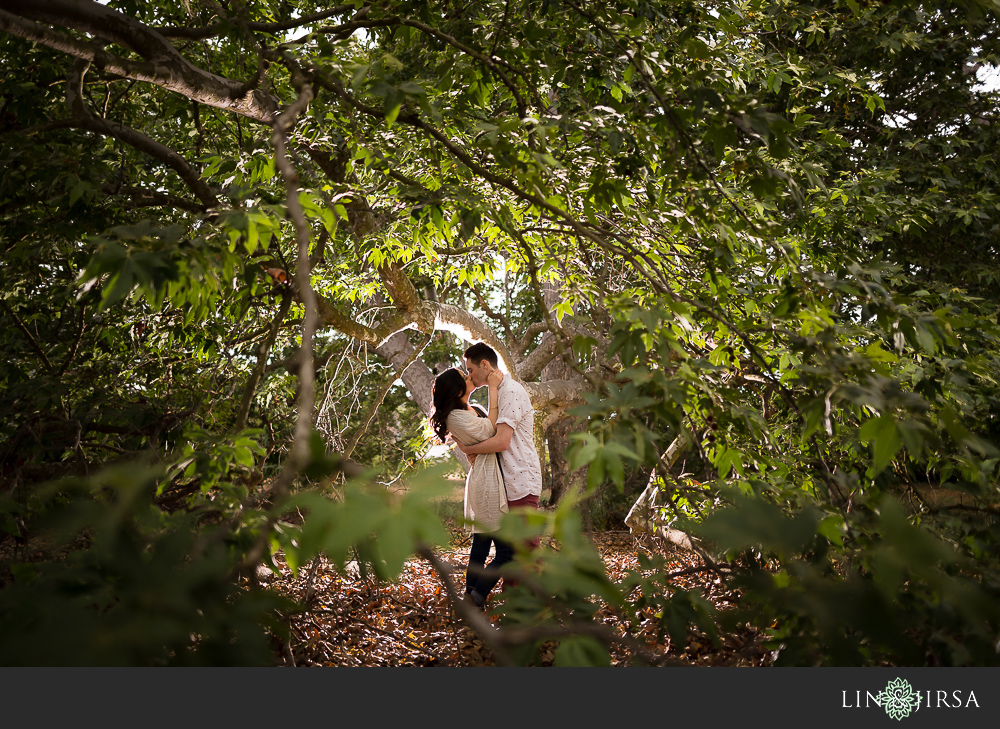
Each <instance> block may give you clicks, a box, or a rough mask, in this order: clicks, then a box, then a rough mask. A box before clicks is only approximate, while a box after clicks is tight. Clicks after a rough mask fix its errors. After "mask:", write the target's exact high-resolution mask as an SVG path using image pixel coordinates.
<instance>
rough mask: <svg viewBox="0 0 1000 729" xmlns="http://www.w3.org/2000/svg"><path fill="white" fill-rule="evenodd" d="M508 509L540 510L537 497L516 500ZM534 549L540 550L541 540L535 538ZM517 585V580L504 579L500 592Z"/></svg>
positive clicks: (532, 542) (508, 503) (532, 543)
mask: <svg viewBox="0 0 1000 729" xmlns="http://www.w3.org/2000/svg"><path fill="white" fill-rule="evenodd" d="M507 508H508V509H510V510H513V509H537V508H538V497H537V496H535V495H528V496H524V497H522V498H520V499H514V500H513V501H508V502H507ZM530 544H531V548H532V549H538V545H539V544H541V539H540V538H539V537H535V538H534V539H532V540H531V542H530ZM516 584H517V580H515V579H513V578H511V577H506V578H504V581H503V584H502V585H501V586H500V592H503V591H504V590H506V589H507V588H508V587H513V586H514V585H516Z"/></svg>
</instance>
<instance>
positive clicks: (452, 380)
mask: <svg viewBox="0 0 1000 729" xmlns="http://www.w3.org/2000/svg"><path fill="white" fill-rule="evenodd" d="M465 367H466V372H462V371H461V370H458V369H455V368H452V369H449V370H446V371H445V372H443V373H441V374H440V375H438V377H437V379H436V380H435V381H434V412H433V414H432V415H431V424H432V426H433V428H434V432H435V433H436V434H437V436H438V437H439V438H440V439H441V441H442V442H444V441H445V439H446V438H447V436H448V435H451V437H452V439H453V440H454V441H455V442H456V443H457V444H458V448H459V449H460V450H461V451H462V452H463V453H465V454H466V455H467V456H468V457H469V460H470V461H472V469H471V470H470V471H469V475H468V477H467V478H466V481H465V518H466V519H470V520H471V519H474V520H475V522H476V526H475V528H474V531H473V534H472V548H471V549H470V550H469V564H468V567H467V569H466V573H465V599H466V600H471V601H472V602H473V603H475V604H476V605H477V606H478V607H480V608H485V606H486V601H487V599H488V598H489V596H490V592H491V591H492V590H493V588H494V587H496V584H497V582H499V581H500V573H499V570H500V568H501V567H502V566H503V565H505V564H507V563H508V562H510V561H511V560H512V559H514V547H513V546H512V545H511V544H508V543H507V542H505V541H503V540H502V539H497V537H496V536H495V534H494V533H495V532H496V530H497V529H498V528H499V526H500V519H501V518H502V517H503V515H504V514H505V513H506V512H507V511H509V510H510V509H516V508H538V497H539V495H540V494H541V493H542V467H541V462H540V461H539V459H538V452H537V451H536V450H535V441H534V435H535V411H534V410H533V409H532V407H531V400H530V399H529V398H528V393H527V392H526V391H525V389H524V387H523V386H522V385H521V384H520V383H519V382H517V381H515V380H514V378H513V377H511V376H510V375H504V373H503V372H501V371H500V370H499V369H498V368H497V353H496V352H495V351H494V350H493V348H492V347H490V346H489V345H487V344H484V343H483V342H480V343H478V344H474V345H472V346H471V347H469V348H468V349H467V350H465ZM483 385H486V386H487V387H488V388H489V411H488V412H483V411H482V409H481V408H479V407H478V406H475V405H473V406H471V407H470V405H469V396H470V395H471V394H472V391H473V390H475V389H477V388H479V387H482V386H483ZM473 408H475V409H473ZM491 546H495V547H496V555H495V556H494V558H493V560H492V561H491V562H490V563H489V565H486V558H487V557H488V556H489V553H490V547H491Z"/></svg>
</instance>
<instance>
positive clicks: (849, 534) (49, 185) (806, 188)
mask: <svg viewBox="0 0 1000 729" xmlns="http://www.w3.org/2000/svg"><path fill="white" fill-rule="evenodd" d="M997 10H998V8H997V6H996V3H995V2H992V1H987V0H969V1H968V2H963V3H949V2H902V1H900V2H889V3H874V2H864V1H862V0H837V1H836V2H831V3H824V4H817V5H811V4H808V3H806V2H798V1H796V0H782V1H780V2H764V1H763V0H718V1H712V2H705V3H693V2H640V1H637V0H622V1H621V2H614V3H579V2H574V1H573V0H521V1H519V2H518V1H511V0H504V1H503V2H500V1H499V0H496V1H493V0H483V1H481V2H479V1H475V0H473V1H470V2H467V3H458V2H451V1H449V2H447V3H440V2H422V1H419V0H414V1H409V2H407V1H404V0H381V1H379V2H365V1H364V0H357V2H352V3H347V4H345V5H341V6H336V7H328V6H326V5H324V4H322V3H315V2H308V1H305V0H302V1H298V2H287V1H282V2H277V1H270V0H247V1H246V2H237V1H236V0H230V1H229V2H218V3H217V2H213V1H210V0H204V1H197V2H196V1H192V2H191V3H182V4H176V3H167V2H133V1H131V0H111V2H109V3H107V5H101V4H99V3H90V2H68V1H66V0H40V1H39V2H34V3H30V4H25V3H16V2H8V1H7V0H0V31H2V33H0V51H2V52H0V70H2V73H0V137H2V139H3V144H2V145H0V169H2V170H3V175H2V179H0V246H2V250H3V260H4V264H5V274H6V276H5V285H4V286H3V288H2V300H0V303H2V307H0V316H2V318H3V328H2V329H0V347H2V349H3V355H4V356H3V357H2V358H0V380H2V384H3V386H2V389H0V408H2V412H3V413H4V415H5V417H4V418H3V420H2V423H0V434H2V438H0V459H2V469H3V471H2V477H0V478H2V486H3V494H2V501H0V517H2V519H3V521H2V525H3V526H2V528H3V532H2V540H3V541H2V542H0V550H3V551H2V559H3V563H2V572H0V588H2V589H0V625H2V626H3V627H2V628H0V659H2V660H3V661H4V662H7V663H29V664H30V663H46V664H47V663H109V664H163V663H199V662H200V663H207V664H221V663H236V664H248V663H267V662H270V661H271V660H273V646H272V645H269V643H268V640H267V638H268V637H269V636H270V637H271V638H274V639H275V640H280V637H281V627H280V625H281V620H280V616H281V615H282V614H283V612H284V611H287V610H293V609H302V608H300V607H295V606H292V605H289V604H287V603H285V602H283V601H281V600H280V599H279V598H278V597H277V596H275V595H272V594H269V593H268V592H267V591H265V590H263V589H261V588H259V587H256V586H255V585H256V580H255V578H254V575H255V574H256V571H255V570H256V568H257V567H258V565H261V564H264V565H266V564H268V563H269V561H270V559H271V555H272V554H274V553H276V552H277V551H278V550H282V551H283V552H284V554H285V557H286V559H287V560H288V563H289V564H290V565H292V566H293V567H294V568H296V569H299V568H301V567H302V566H303V565H305V564H307V563H308V562H309V561H310V560H311V559H313V558H314V557H315V556H316V555H318V554H325V555H327V556H329V557H330V558H331V559H332V560H333V561H334V562H336V563H337V564H339V565H341V566H343V565H344V564H345V563H346V562H347V561H351V560H356V561H358V562H359V563H360V564H361V565H363V566H364V567H365V569H371V570H372V571H373V572H374V574H376V575H378V576H379V577H381V578H384V579H391V578H392V577H393V575H395V574H398V572H399V570H400V569H401V568H402V565H403V563H404V561H405V560H406V559H407V558H408V557H409V556H410V555H412V554H414V553H417V554H420V555H423V556H424V557H425V558H427V559H430V560H432V561H433V560H434V559H435V557H434V551H433V547H434V545H435V544H438V543H440V542H441V541H442V540H444V539H446V538H447V535H446V532H444V531H443V529H442V527H441V524H440V519H439V517H438V515H437V514H436V512H435V509H434V506H433V501H432V497H433V496H434V495H435V493H437V488H436V484H438V483H439V482H440V481H441V480H442V479H441V473H442V471H440V470H434V469H431V470H424V469H423V466H422V464H421V461H422V459H423V458H424V454H425V452H426V449H427V445H428V435H429V431H428V430H427V428H426V425H425V423H426V418H425V415H426V413H427V409H428V407H429V399H430V398H429V381H430V379H431V378H432V376H433V372H434V371H435V369H437V370H439V369H440V367H442V366H448V365H450V364H455V363H456V362H457V361H458V359H459V357H460V353H461V351H462V350H463V348H464V346H463V342H462V341H461V340H460V339H459V338H456V337H454V336H453V334H452V333H457V334H460V335H461V336H462V337H473V338H475V339H483V340H486V341H488V342H490V343H492V344H494V345H495V346H496V347H497V348H498V349H499V350H501V352H502V355H503V357H504V360H505V362H506V366H507V367H508V369H509V370H510V371H512V372H514V373H516V374H517V376H518V377H519V378H521V379H523V380H524V381H525V382H526V386H527V387H528V389H529V392H530V393H531V396H532V399H533V402H534V404H535V406H536V409H537V410H538V413H539V415H538V420H539V422H540V423H541V424H542V426H543V429H544V434H545V437H546V439H547V442H548V450H549V455H548V458H549V460H550V461H551V463H552V470H551V473H552V479H553V483H551V484H550V486H551V488H552V491H553V493H556V494H563V497H562V498H560V499H559V501H558V505H557V506H556V508H554V509H553V510H551V511H550V512H548V513H547V514H539V515H536V516H535V517H534V518H532V519H530V520H528V521H526V522H517V521H515V520H513V519H512V520H510V521H509V523H508V524H507V525H506V526H505V529H506V530H507V533H508V534H509V535H510V536H511V537H512V538H514V539H517V540H519V541H523V540H524V538H525V537H529V536H531V535H532V534H535V533H537V532H538V531H539V530H543V529H545V530H549V531H550V532H551V533H552V534H553V535H554V536H555V537H556V538H557V540H558V541H559V543H560V544H561V545H562V548H561V549H560V550H559V551H558V552H555V551H546V552H544V553H542V554H540V555H539V554H536V555H533V556H532V557H530V561H531V562H532V563H533V565H534V567H533V569H532V572H531V577H530V579H526V580H525V581H524V582H523V583H522V585H521V586H520V587H519V588H518V590H517V591H516V592H514V593H513V594H512V596H511V597H510V598H509V599H508V600H507V601H506V604H505V606H504V610H505V616H504V621H505V627H506V628H508V630H501V631H500V632H499V633H498V634H497V636H494V637H491V640H493V641H495V643H496V646H497V647H498V649H499V650H498V655H501V656H506V657H507V658H508V659H509V660H511V661H515V662H530V661H531V659H532V656H533V654H534V651H535V650H536V649H537V647H538V645H539V644H540V643H541V641H542V640H544V639H553V638H554V639H556V640H559V641H560V648H559V653H558V654H557V663H561V664H565V663H570V664H572V663H580V664H588V665H590V664H597V665H600V664H602V663H606V662H607V644H608V642H609V641H612V640H618V639H620V638H621V636H613V635H608V634H605V633H603V632H602V631H600V630H594V629H593V627H594V626H593V625H592V624H591V622H590V620H589V618H590V616H592V615H593V614H594V612H595V610H596V603H597V601H598V600H601V601H605V602H606V603H609V604H611V605H613V606H614V607H615V608H616V609H618V610H621V612H622V613H623V614H624V615H630V614H636V613H637V611H639V610H641V609H644V608H647V607H652V608H654V609H655V612H656V613H657V615H658V616H659V617H660V619H661V624H662V629H663V631H664V632H665V633H669V635H670V637H671V639H672V641H673V642H674V644H675V645H683V643H684V642H685V640H686V636H687V632H688V630H689V629H690V628H691V627H692V626H697V627H698V629H699V630H702V631H707V632H709V633H712V634H718V632H719V631H726V630H736V629H738V628H739V626H743V625H746V624H751V625H754V626H758V627H759V628H760V629H761V630H764V631H766V632H767V635H768V638H767V640H768V643H769V647H770V648H772V649H773V650H774V651H775V655H776V661H777V662H778V663H782V664H787V665H821V664H846V665H870V664H883V663H889V664H899V665H984V664H994V665H995V664H997V663H998V662H1000V654H998V645H1000V643H998V641H1000V533H998V525H997V519H998V516H1000V493H998V485H997V466H998V463H1000V447H998V442H1000V433H998V427H1000V426H998V422H997V417H998V414H1000V392H998V377H1000V362H998V346H997V345H998V336H1000V327H998V324H997V318H996V316H997V305H998V303H1000V285H998V278H997V270H998V267H997V265H996V264H997V258H998V251H997V249H996V240H997V234H998V230H1000V210H998V207H997V200H998V198H997V172H996V168H997V151H996V150H997V149H998V145H997V142H998V139H997V135H998V132H997V129H998V127H997V123H998V118H1000V117H998V112H1000V108H998V107H1000V96H998V93H997V92H996V91H994V90H990V89H989V88H988V87H986V86H984V85H983V84H982V83H981V78H982V74H983V73H984V72H985V71H989V70H990V69H995V67H996V65H997V63H998V57H997V54H998V52H1000V45H998V44H1000V33H998V31H997V28H998V24H997V15H996V13H997ZM400 380H401V381H402V383H403V385H404V386H400V385H399V382H400ZM567 443H572V446H570V447H569V449H568V452H566V445H567ZM358 464H361V465H360V466H359V465H358ZM584 468H585V469H586V471H585V473H586V476H585V478H583V479H577V480H574V479H575V477H574V473H575V472H577V469H584ZM400 478H402V480H403V482H405V483H406V484H407V488H406V489H405V494H404V495H402V496H400V495H397V494H396V493H395V491H396V488H395V485H396V483H397V479H400ZM647 481H648V483H649V484H650V489H649V490H648V493H649V494H652V500H653V504H654V507H653V509H652V513H651V514H649V516H650V517H651V519H652V521H653V522H654V523H655V524H656V525H658V526H663V527H670V528H673V529H682V530H684V531H685V532H688V533H689V534H690V535H692V536H693V537H695V539H696V542H695V547H696V548H697V549H699V550H700V552H701V553H702V556H703V559H704V562H705V567H706V569H709V570H712V571H714V572H715V573H716V574H717V576H718V578H719V579H720V580H722V581H723V582H724V583H725V584H727V585H728V587H729V588H730V589H731V591H732V597H733V603H732V604H733V608H732V609H730V610H726V611H722V612H719V611H716V610H715V609H713V608H712V607H711V606H710V605H709V603H707V602H706V601H705V600H703V599H702V598H701V597H700V596H699V595H698V594H696V593H693V592H690V591H686V590H683V589H679V588H678V586H677V585H676V583H674V582H673V581H672V578H671V575H670V574H669V573H668V571H667V570H666V568H665V566H664V564H663V561H662V559H659V558H657V557H656V555H651V556H650V557H649V561H648V564H647V565H646V567H647V569H644V570H643V571H641V572H639V573H636V574H634V575H633V576H631V577H629V578H628V579H626V580H625V581H624V582H621V583H618V582H615V581H612V580H610V579H609V578H608V577H607V574H606V573H605V571H604V569H603V568H602V565H601V563H600V559H599V558H598V557H597V553H596V551H595V550H594V549H593V547H592V545H591V544H590V543H589V541H588V540H587V538H586V534H585V530H584V527H583V524H584V523H585V522H586V521H587V520H588V519H590V520H593V519H595V518H598V521H599V520H600V518H604V517H605V516H606V515H607V514H608V513H609V511H608V510H609V509H610V508H611V507H610V506H609V505H610V504H613V503H614V501H615V499H616V498H618V499H622V498H625V497H616V496H615V494H616V493H622V492H624V493H625V494H626V495H627V496H628V497H629V498H630V497H631V496H633V495H635V494H636V493H638V491H641V490H642V488H643V486H645V485H646V484H647ZM247 576H249V580H248V581H247V580H246V579H244V580H243V582H242V584H244V587H237V585H239V584H241V582H240V578H241V577H243V578H246V577H247ZM247 582H249V584H250V587H249V588H248V587H245V585H246V584H247ZM474 617H475V616H469V619H470V620H473V623H474V624H475V620H474Z"/></svg>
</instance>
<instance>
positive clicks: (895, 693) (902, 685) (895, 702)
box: [878, 678, 923, 721]
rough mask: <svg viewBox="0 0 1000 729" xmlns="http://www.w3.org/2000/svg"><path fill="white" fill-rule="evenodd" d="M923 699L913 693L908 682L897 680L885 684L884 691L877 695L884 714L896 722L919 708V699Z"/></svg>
mask: <svg viewBox="0 0 1000 729" xmlns="http://www.w3.org/2000/svg"><path fill="white" fill-rule="evenodd" d="M922 698H923V697H922V696H921V695H920V694H919V693H915V692H914V691H913V687H912V686H910V683H909V681H906V680H904V679H902V678H897V679H896V680H895V681H890V682H889V683H888V684H886V687H885V690H884V691H882V693H880V694H879V695H878V699H879V701H880V702H881V704H882V708H883V709H885V713H886V714H888V715H889V716H890V717H891V718H893V719H895V720H896V721H900V720H901V719H902V718H903V717H904V716H909V715H910V713H911V712H913V711H916V710H917V709H918V708H920V699H922Z"/></svg>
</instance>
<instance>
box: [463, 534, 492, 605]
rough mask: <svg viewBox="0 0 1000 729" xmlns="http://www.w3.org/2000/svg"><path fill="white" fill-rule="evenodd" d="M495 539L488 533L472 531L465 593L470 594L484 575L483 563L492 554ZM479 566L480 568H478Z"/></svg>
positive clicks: (466, 569)
mask: <svg viewBox="0 0 1000 729" xmlns="http://www.w3.org/2000/svg"><path fill="white" fill-rule="evenodd" d="M492 542H493V539H492V538H491V537H490V536H489V535H487V534H480V533H478V532H473V533H472V546H471V547H470V548H469V564H468V566H467V567H466V568H465V593H466V594H469V592H471V591H472V588H473V587H475V585H476V580H478V579H479V578H480V577H481V576H482V569H483V565H485V564H486V558H487V557H489V556H490V544H491V543H492ZM477 568H478V569H477Z"/></svg>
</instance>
